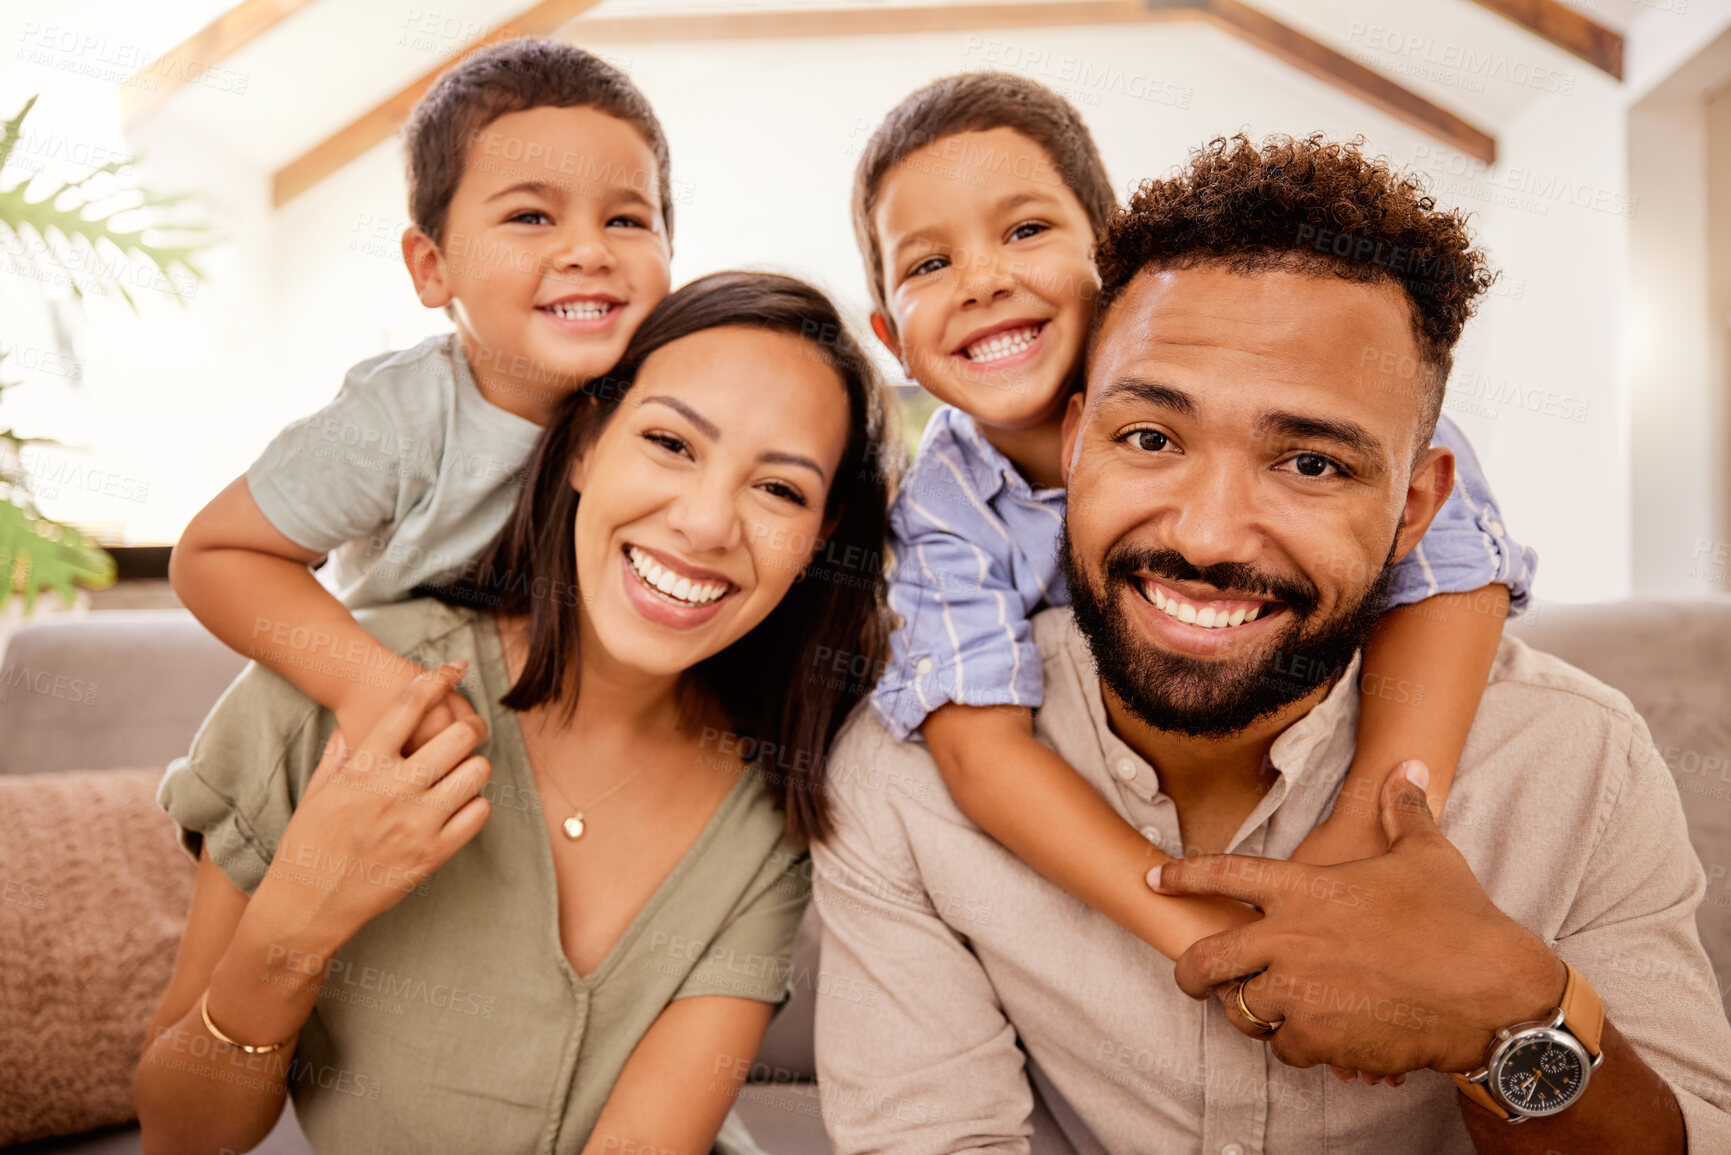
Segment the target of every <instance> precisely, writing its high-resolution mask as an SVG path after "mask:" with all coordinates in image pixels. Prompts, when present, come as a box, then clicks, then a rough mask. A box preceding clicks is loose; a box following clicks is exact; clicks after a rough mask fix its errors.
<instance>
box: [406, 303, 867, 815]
mask: <svg viewBox="0 0 1731 1155" xmlns="http://www.w3.org/2000/svg"><path fill="white" fill-rule="evenodd" d="M735 325H737V326H745V327H749V328H754V329H768V330H770V331H771V332H776V333H787V334H791V335H793V336H796V337H799V338H801V339H802V340H803V341H804V342H805V343H806V345H807V348H808V352H809V353H810V355H811V356H813V357H814V358H818V359H820V360H821V361H823V363H825V364H827V365H829V366H830V367H831V368H832V369H834V370H835V373H836V376H837V377H839V378H840V379H841V383H842V387H843V388H844V390H845V391H846V393H847V405H848V440H847V448H846V450H845V451H844V452H843V454H842V459H841V464H840V465H839V466H837V467H836V473H835V482H834V484H833V485H832V486H831V487H830V491H829V497H828V500H827V501H826V502H825V505H824V517H825V519H826V520H827V519H829V518H832V517H833V518H835V519H836V522H835V529H834V532H832V533H831V534H830V536H829V537H828V538H827V539H825V540H823V541H821V542H817V543H814V544H815V545H816V546H817V547H818V549H817V553H816V554H815V555H814V557H813V558H812V561H811V564H810V566H809V567H808V569H807V570H806V571H805V576H804V577H803V579H802V580H800V581H797V582H795V583H794V585H793V586H792V587H791V588H790V589H789V590H788V592H787V594H786V596H784V597H783V598H782V599H781V602H780V603H779V604H778V605H777V606H776V607H775V608H774V609H773V610H771V611H770V612H769V614H768V616H766V617H765V618H764V619H763V621H761V622H759V623H758V625H757V627H756V628H755V629H753V630H752V631H751V632H750V633H748V634H746V635H745V636H744V637H742V638H740V639H739V640H738V641H736V642H734V643H733V644H732V645H731V646H729V647H727V648H726V649H725V650H722V651H721V652H720V653H718V654H715V655H713V656H711V657H709V658H707V659H705V660H704V661H702V662H699V663H698V664H697V665H695V666H693V667H692V668H691V669H690V670H689V671H688V673H689V675H690V680H689V682H688V687H690V688H695V689H698V690H701V691H703V692H704V693H706V694H707V695H708V696H709V698H710V699H711V700H713V701H714V702H715V703H717V704H718V705H720V707H721V708H722V710H723V711H724V712H725V713H726V715H727V717H728V718H729V720H730V722H731V725H732V726H733V727H734V729H735V731H736V732H737V736H738V738H739V740H740V742H739V746H740V749H741V750H742V751H745V750H746V749H747V747H748V744H749V747H750V749H751V750H754V751H756V752H757V753H758V754H759V755H761V757H762V759H763V763H762V768H761V771H760V772H761V774H762V775H763V779H764V782H765V784H766V786H767V787H768V788H769V792H770V794H771V796H772V797H774V798H775V800H776V802H777V804H778V805H780V806H781V807H782V808H783V810H784V812H785V813H786V815H787V823H788V829H789V831H790V833H792V834H793V835H795V836H796V837H799V838H805V839H810V838H821V837H822V836H824V835H825V834H827V833H828V832H829V811H828V809H827V805H826V797H825V760H826V758H827V755H828V752H829V748H830V744H831V742H832V741H833V740H834V738H835V735H836V732H837V731H838V730H839V729H840V728H841V724H842V722H843V721H844V720H845V719H846V718H847V715H848V713H849V711H851V710H852V709H853V707H854V706H855V705H857V704H858V703H859V702H860V701H861V700H862V699H863V698H864V697H865V695H866V694H867V693H868V692H870V690H871V683H872V679H871V678H870V677H869V676H868V677H864V678H860V677H845V676H844V677H835V676H831V675H832V674H833V669H834V665H835V663H834V662H833V660H832V659H833V658H834V657H835V656H836V655H845V660H844V662H843V664H844V665H845V666H846V668H847V669H849V670H854V669H856V668H857V669H864V670H876V669H877V668H878V664H879V662H880V660H881V659H882V657H883V656H884V644H885V637H886V634H885V630H884V622H883V586H884V564H883V557H884V546H885V535H886V532H887V529H888V524H889V517H888V509H889V487H890V480H891V479H890V477H889V476H888V474H887V473H886V472H885V470H884V469H883V468H882V467H881V466H882V463H883V462H884V461H886V460H888V458H887V457H886V455H885V452H884V441H885V436H886V432H885V431H886V422H887V420H888V412H887V409H886V407H885V400H884V397H885V395H884V391H883V389H882V387H881V386H880V384H879V383H878V379H877V374H876V371H875V370H874V369H873V367H872V362H871V361H870V359H869V358H867V357H866V355H865V352H864V350H862V349H861V348H860V347H859V344H858V343H857V342H856V341H855V340H854V338H853V337H852V335H850V334H849V333H848V331H847V328H846V327H845V326H844V325H843V323H842V319H841V316H840V314H838V313H837V312H836V308H835V306H834V305H833V304H832V303H831V302H830V300H829V298H828V297H826V296H824V294H823V293H822V292H820V291H819V290H817V289H815V288H813V287H812V286H810V285H808V284H806V283H805V282H804V281H800V280H796V279H795V278H793V277H785V276H781V275H779V274H774V273H742V272H726V273H712V274H710V275H709V276H706V277H699V278H698V279H697V280H695V281H692V282H691V283H690V284H688V285H686V286H684V287H683V288H681V289H679V290H678V291H677V292H675V293H673V294H672V295H670V296H668V297H667V298H666V299H664V300H663V301H662V302H661V303H660V304H658V305H656V306H655V308H654V309H653V310H651V311H650V313H649V316H648V317H646V318H644V321H643V324H642V325H641V326H639V327H638V329H637V332H636V333H634V334H633V335H632V337H631V341H630V343H629V344H628V345H627V346H626V347H625V353H624V355H623V356H622V357H621V358H620V361H619V363H618V364H617V365H616V366H614V367H613V369H612V370H611V371H610V372H609V373H608V375H607V376H606V377H603V378H600V379H598V380H596V381H592V382H590V383H589V384H588V385H586V386H584V387H583V388H582V389H581V390H579V391H577V392H576V393H573V394H571V395H570V396H569V397H567V398H566V399H565V400H564V401H563V402H562V403H561V404H560V407H559V410H558V412H557V413H556V414H555V415H554V417H553V420H552V422H551V423H550V424H549V425H548V426H547V429H546V431H545V432H544V433H542V435H541V439H540V441H539V442H537V443H536V446H535V449H534V452H533V453H532V454H531V455H530V457H529V463H528V465H527V466H526V479H525V481H524V485H523V490H522V492H521V494H520V495H519V497H518V499H517V506H516V509H515V510H514V511H513V512H512V514H511V519H510V521H509V522H507V523H506V525H505V528H504V530H503V531H501V533H500V534H499V536H498V537H497V538H495V539H494V540H493V542H492V544H491V545H490V546H488V547H487V549H486V551H485V552H484V553H483V554H482V555H481V557H480V558H479V560H477V561H476V562H475V564H474V565H472V566H470V567H469V568H468V569H467V570H466V571H465V572H464V573H463V575H462V576H461V577H460V578H459V579H458V580H457V581H456V582H455V583H453V584H452V585H449V586H446V587H443V588H421V589H417V590H416V591H415V592H416V593H417V594H426V595H429V596H432V597H436V598H438V599H440V600H441V601H445V602H450V603H452V604H455V605H463V606H469V607H473V608H478V609H484V610H489V611H492V612H495V613H499V614H505V615H527V616H528V619H529V623H528V639H529V641H528V648H529V656H528V660H527V661H526V662H525V664H524V666H523V673H522V675H521V676H520V677H519V678H518V679H517V682H516V684H515V685H514V686H512V687H511V692H510V693H508V694H506V695H505V697H504V698H503V699H501V700H502V702H503V703H504V704H505V705H506V706H508V707H510V708H511V709H513V710H529V709H533V708H534V707H536V706H539V705H541V704H542V703H545V702H556V701H559V700H560V699H561V698H563V699H564V701H563V705H564V707H565V708H566V710H567V712H568V714H567V716H569V714H570V713H574V712H575V709H576V704H577V700H576V691H577V689H578V687H576V686H575V685H574V682H573V677H574V675H575V673H576V670H577V644H578V642H577V638H578V612H579V611H578V601H579V595H578V591H577V563H576V520H577V503H578V500H579V494H578V493H577V491H576V490H574V489H572V488H571V467H572V464H573V462H574V461H575V460H576V458H577V456H578V455H579V454H581V453H582V452H583V451H584V450H585V449H586V448H587V447H588V446H589V445H590V444H592V443H593V442H594V440H595V438H596V437H598V436H599V435H600V434H601V431H602V430H603V429H604V428H605V427H606V425H607V423H608V421H609V420H611V419H612V417H613V415H614V414H615V413H616V412H617V411H618V409H619V407H620V405H621V404H622V403H623V402H624V400H625V397H626V395H627V394H628V393H629V392H630V391H631V388H632V385H633V383H634V382H635V380H636V377H637V374H638V372H639V371H640V370H641V369H642V367H643V362H644V361H645V360H646V359H647V358H648V357H649V355H650V354H651V353H653V352H655V351H656V350H657V349H660V348H662V347H663V346H666V345H669V344H671V343H672V342H674V341H677V340H679V339H680V338H682V337H689V336H691V335H692V334H694V333H701V332H704V331H705V330H709V329H719V328H724V327H728V326H735ZM743 756H745V757H747V758H748V760H749V758H750V754H749V753H747V754H744V755H743Z"/></svg>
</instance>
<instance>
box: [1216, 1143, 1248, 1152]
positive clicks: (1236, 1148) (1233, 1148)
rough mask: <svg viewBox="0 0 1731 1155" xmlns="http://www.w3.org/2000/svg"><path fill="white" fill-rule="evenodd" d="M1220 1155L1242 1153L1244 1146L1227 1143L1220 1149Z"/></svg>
mask: <svg viewBox="0 0 1731 1155" xmlns="http://www.w3.org/2000/svg"><path fill="white" fill-rule="evenodd" d="M1220 1155H1244V1148H1242V1147H1240V1146H1239V1145H1238V1144H1236V1143H1228V1144H1227V1145H1226V1146H1224V1147H1222V1148H1221V1149H1220Z"/></svg>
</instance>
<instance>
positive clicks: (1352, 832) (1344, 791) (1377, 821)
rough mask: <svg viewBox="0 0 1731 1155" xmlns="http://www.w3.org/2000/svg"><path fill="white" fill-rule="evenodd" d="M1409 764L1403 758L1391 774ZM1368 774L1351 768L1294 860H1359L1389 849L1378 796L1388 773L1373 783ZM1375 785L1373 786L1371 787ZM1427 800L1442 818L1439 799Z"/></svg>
mask: <svg viewBox="0 0 1731 1155" xmlns="http://www.w3.org/2000/svg"><path fill="white" fill-rule="evenodd" d="M1406 765H1407V764H1406V763H1405V762H1402V763H1401V764H1400V765H1399V766H1396V767H1395V768H1394V769H1393V770H1390V771H1389V774H1396V773H1400V772H1402V771H1403V769H1404V768H1405V766H1406ZM1368 778H1369V776H1368V775H1365V774H1362V773H1361V772H1360V770H1359V768H1358V767H1357V766H1356V765H1355V766H1354V767H1353V768H1352V772H1351V773H1349V774H1348V775H1347V780H1346V782H1345V783H1343V784H1342V785H1341V788H1340V793H1339V794H1338V795H1337V796H1336V797H1335V800H1334V809H1333V810H1332V811H1331V812H1330V813H1329V815H1328V817H1327V818H1325V819H1324V820H1323V821H1322V822H1320V823H1318V824H1317V826H1316V828H1315V829H1314V830H1312V831H1311V832H1310V833H1309V834H1307V835H1305V838H1304V841H1303V842H1300V843H1299V844H1298V849H1297V850H1295V851H1293V852H1292V861H1294V862H1303V863H1308V864H1309V865H1311V866H1334V865H1337V864H1338V863H1342V862H1357V861H1358V860H1359V859H1361V858H1374V857H1376V856H1377V855H1379V854H1383V853H1386V852H1387V850H1388V838H1387V836H1385V835H1384V834H1383V832H1382V818H1381V816H1380V815H1381V811H1380V810H1379V809H1378V805H1379V803H1378V799H1380V798H1381V797H1382V788H1383V785H1384V783H1386V782H1387V781H1388V775H1387V774H1385V775H1383V778H1382V781H1380V782H1376V783H1374V784H1373V783H1371V782H1370V781H1369V780H1368ZM1355 783H1356V784H1357V789H1356V790H1355V789H1354V785H1355ZM1373 785H1374V789H1371V788H1372V786H1373ZM1367 791H1369V793H1368V794H1367V793H1366V792H1367ZM1426 801H1427V802H1429V803H1430V809H1431V816H1432V817H1433V818H1436V819H1437V820H1438V821H1441V819H1442V814H1441V806H1440V805H1439V803H1438V800H1437V799H1436V798H1434V797H1429V796H1428V795H1427V797H1426Z"/></svg>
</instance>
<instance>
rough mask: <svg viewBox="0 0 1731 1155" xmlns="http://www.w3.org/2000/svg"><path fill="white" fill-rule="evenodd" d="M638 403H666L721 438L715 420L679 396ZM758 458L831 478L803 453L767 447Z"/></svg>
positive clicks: (701, 429) (699, 428) (701, 430)
mask: <svg viewBox="0 0 1731 1155" xmlns="http://www.w3.org/2000/svg"><path fill="white" fill-rule="evenodd" d="M637 404H638V405H640V406H642V405H665V406H667V407H668V408H669V409H671V410H673V411H674V412H675V413H677V414H679V415H680V416H681V417H683V418H685V419H686V420H687V421H689V422H691V423H692V424H693V425H695V426H697V431H698V432H699V433H701V434H703V435H704V436H705V437H707V438H709V439H710V440H711V441H720V440H721V430H720V429H718V428H716V426H715V423H714V422H713V421H711V420H709V418H707V417H705V416H703V415H702V414H701V413H699V412H698V411H697V410H695V409H693V408H692V407H691V406H689V405H687V404H686V403H685V402H683V401H681V400H680V399H679V398H677V397H664V396H662V395H661V394H659V393H657V394H655V395H654V396H652V397H645V398H644V399H643V400H641V401H639V402H638V403H637ZM757 459H758V460H759V461H767V462H769V463H770V464H771V465H803V466H804V467H805V468H807V469H809V470H811V471H812V472H813V473H815V474H817V475H818V477H820V478H822V479H823V480H824V481H828V480H829V475H828V474H826V473H825V472H824V471H823V466H821V465H819V464H818V463H817V462H815V461H813V460H812V459H811V458H809V457H807V456H805V455H804V454H802V453H787V452H784V451H782V450H779V449H766V450H764V451H763V452H762V453H760V454H758V455H757Z"/></svg>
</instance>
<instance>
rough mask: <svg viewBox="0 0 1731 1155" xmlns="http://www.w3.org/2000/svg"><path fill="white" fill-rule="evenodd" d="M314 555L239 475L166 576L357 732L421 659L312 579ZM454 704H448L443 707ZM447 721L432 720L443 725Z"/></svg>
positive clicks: (199, 613)
mask: <svg viewBox="0 0 1731 1155" xmlns="http://www.w3.org/2000/svg"><path fill="white" fill-rule="evenodd" d="M321 556H322V555H320V554H318V553H316V552H314V551H312V550H309V549H306V548H305V547H303V546H300V545H297V544H295V543H294V542H293V541H292V540H290V539H289V538H288V537H286V536H284V535H283V533H282V532H281V531H280V530H278V529H277V528H276V527H275V526H274V525H272V524H271V522H270V520H269V519H268V518H266V517H265V515H264V513H263V511H262V510H260V509H259V507H258V503H257V502H256V501H255V500H254V499H253V496H252V493H251V491H250V490H249V489H248V487H247V482H246V478H245V477H240V478H237V479H235V480H234V481H233V482H232V483H230V484H229V486H228V487H227V488H226V489H224V490H223V491H222V492H221V493H219V494H217V496H216V497H215V498H214V499H213V500H212V501H211V502H210V504H209V505H207V506H205V507H204V508H203V509H202V510H200V511H199V512H198V515H197V516H196V517H194V518H193V519H192V522H191V524H189V525H188V526H187V527H186V532H185V533H183V534H181V537H180V541H179V543H178V544H177V545H176V546H175V547H174V554H173V556H172V557H171V558H170V559H169V565H168V576H169V580H170V581H171V582H172V583H173V585H174V592H175V594H176V595H177V596H178V597H179V598H180V600H181V602H182V603H183V604H185V606H186V608H187V609H189V610H191V611H192V614H193V616H194V617H196V618H197V619H198V620H199V621H200V622H201V623H203V625H204V627H205V628H206V629H208V630H209V631H210V632H211V633H213V634H215V635H216V636H217V638H219V639H220V640H221V641H222V642H223V644H224V645H226V646H228V647H229V648H230V649H232V650H234V651H235V652H236V653H238V654H240V655H241V656H243V657H246V658H251V659H253V660H254V661H256V662H258V663H259V664H260V665H262V666H265V667H266V668H268V669H270V670H271V671H273V672H275V673H277V674H280V675H282V676H283V677H284V678H287V679H288V680H289V681H290V682H292V683H293V684H294V686H295V688H296V689H298V690H300V691H301V692H302V693H303V694H305V695H307V697H309V698H311V699H313V700H314V701H315V702H317V703H319V704H320V705H321V706H324V707H326V708H327V709H330V710H333V711H335V713H336V715H337V720H338V724H339V725H340V726H341V727H342V729H343V731H344V732H345V733H346V734H349V735H350V736H351V737H352V738H354V739H357V740H358V738H359V737H361V736H363V735H365V734H366V733H367V732H368V731H370V730H371V729H372V726H373V724H374V723H375V722H377V721H378V718H379V716H380V715H381V714H382V713H383V712H384V707H385V706H386V705H387V704H388V703H389V702H390V701H391V699H392V697H393V696H394V695H395V694H396V692H397V691H398V690H400V689H401V688H402V687H404V686H406V685H407V684H408V683H410V682H412V681H413V680H414V679H415V677H416V676H417V675H418V674H420V673H421V667H420V666H419V665H417V664H416V663H414V662H411V661H409V660H408V659H407V658H403V657H399V656H398V655H397V654H395V653H393V652H392V651H391V650H389V649H388V648H386V647H385V646H383V645H381V644H380V643H379V641H378V639H376V638H374V637H373V636H372V635H371V634H369V633H368V632H367V631H366V630H365V629H364V628H362V626H361V624H360V623H359V622H357V621H356V620H355V617H354V615H353V614H352V613H350V612H349V610H348V608H347V607H346V606H344V605H343V604H342V603H341V602H340V601H338V600H337V599H336V597H335V596H333V595H332V594H331V592H330V591H329V590H327V589H326V588H325V587H324V586H323V585H321V584H319V580H318V579H317V578H316V577H314V576H313V572H312V569H311V568H310V567H311V566H312V565H313V564H314V563H315V562H317V561H318V560H319V558H320V557H321ZM453 706H454V704H452V703H449V702H448V704H447V710H452V707H453ZM452 712H453V713H454V712H455V711H454V710H452ZM435 713H438V711H435ZM450 720H451V719H450V718H446V717H443V716H441V717H440V718H435V719H431V721H430V724H431V725H433V726H435V727H437V728H442V727H443V726H444V725H447V724H449V721H450ZM431 732H434V733H436V732H437V730H436V729H435V730H433V731H431ZM421 737H422V735H421V734H420V733H417V734H416V741H415V742H414V743H413V744H414V745H419V739H420V738H421Z"/></svg>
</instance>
